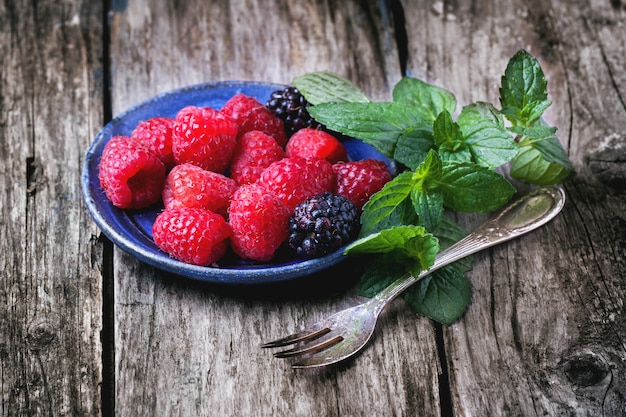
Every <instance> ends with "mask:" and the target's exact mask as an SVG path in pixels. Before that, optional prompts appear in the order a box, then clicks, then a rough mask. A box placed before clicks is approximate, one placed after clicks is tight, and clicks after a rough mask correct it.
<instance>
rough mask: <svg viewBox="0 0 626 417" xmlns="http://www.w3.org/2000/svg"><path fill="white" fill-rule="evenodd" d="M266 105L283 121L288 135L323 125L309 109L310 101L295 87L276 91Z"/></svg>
mask: <svg viewBox="0 0 626 417" xmlns="http://www.w3.org/2000/svg"><path fill="white" fill-rule="evenodd" d="M265 105H266V107H267V108H268V109H270V110H271V111H272V112H273V113H274V114H275V115H276V116H278V118H279V119H281V120H282V121H283V124H284V125H285V133H286V134H287V137H290V136H291V135H293V134H294V132H296V131H298V130H300V129H302V128H305V127H312V128H319V127H321V125H320V124H319V123H318V122H317V121H315V119H313V118H312V117H311V115H310V114H309V112H308V111H307V106H309V102H308V101H307V100H306V98H304V96H303V95H302V93H300V91H298V89H297V88H295V87H292V86H288V87H285V88H284V89H282V90H276V91H274V92H273V93H272V94H271V95H270V99H269V100H268V101H267V103H266V104H265Z"/></svg>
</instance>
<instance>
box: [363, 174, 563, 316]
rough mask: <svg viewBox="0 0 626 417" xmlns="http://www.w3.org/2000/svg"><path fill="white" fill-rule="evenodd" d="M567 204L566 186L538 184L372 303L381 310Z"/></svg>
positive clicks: (387, 289)
mask: <svg viewBox="0 0 626 417" xmlns="http://www.w3.org/2000/svg"><path fill="white" fill-rule="evenodd" d="M564 204H565V191H564V190H563V187H562V186H554V187H544V188H538V189H536V190H534V191H532V192H530V193H528V194H526V195H524V196H523V197H521V198H520V199H519V200H518V201H517V202H515V203H513V204H511V205H510V206H508V207H507V208H506V209H505V210H504V211H502V212H501V213H499V214H498V215H497V216H495V217H493V218H492V219H490V220H488V221H487V222H485V223H483V224H482V225H481V226H480V227H479V228H478V229H476V230H474V231H473V232H472V233H470V234H469V235H467V236H466V237H465V238H463V239H461V240H459V241H458V242H457V243H455V244H454V245H452V246H450V247H448V248H447V249H444V250H443V251H441V252H439V254H438V255H437V257H436V258H435V262H434V264H433V265H432V266H431V267H430V268H429V269H427V270H424V271H422V272H421V273H420V274H419V275H418V276H417V277H413V275H411V274H409V273H407V274H404V275H403V276H402V277H400V278H398V279H397V280H396V281H394V282H393V283H392V284H390V285H389V286H388V287H387V288H385V289H384V290H383V291H381V292H380V293H378V294H377V295H376V296H375V297H373V298H372V299H371V300H370V301H369V303H371V304H372V306H373V307H374V306H375V309H376V310H377V312H378V313H380V311H382V309H383V308H384V307H385V305H386V304H387V303H388V302H389V301H391V300H393V299H394V298H396V297H397V296H398V295H400V294H401V293H402V292H403V291H404V290H406V289H407V288H408V287H410V286H411V285H413V284H415V283H416V282H418V281H420V280H421V279H423V278H424V277H425V276H427V275H429V274H431V273H433V272H434V271H436V270H437V269H439V268H442V267H444V266H446V265H448V264H450V263H452V262H455V261H458V260H459V259H462V258H464V257H466V256H469V255H472V254H474V253H476V252H479V251H481V250H483V249H486V248H489V247H491V246H495V245H498V244H500V243H503V242H506V241H507V240H511V239H514V238H516V237H517V236H520V235H523V234H525V233H527V232H529V231H531V230H534V229H536V228H538V227H539V226H542V225H543V224H545V223H547V222H548V221H550V220H551V219H552V218H554V216H556V214H558V213H559V212H560V211H561V209H562V208H563V205H564Z"/></svg>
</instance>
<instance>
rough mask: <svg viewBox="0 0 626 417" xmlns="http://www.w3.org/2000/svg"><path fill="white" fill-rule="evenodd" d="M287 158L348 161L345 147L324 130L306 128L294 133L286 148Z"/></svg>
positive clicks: (331, 161)
mask: <svg viewBox="0 0 626 417" xmlns="http://www.w3.org/2000/svg"><path fill="white" fill-rule="evenodd" d="M285 152H286V153H287V156H301V157H303V158H312V157H317V158H325V159H327V160H328V161H329V162H330V163H333V164H334V163H336V162H339V161H347V160H348V152H347V151H346V148H345V146H343V143H341V142H340V141H339V140H338V139H337V138H335V137H334V136H333V135H331V134H330V133H327V132H324V131H323V130H318V129H312V128H304V129H300V130H298V131H297V132H296V133H294V134H293V135H292V136H291V138H290V139H289V142H287V146H286V147H285Z"/></svg>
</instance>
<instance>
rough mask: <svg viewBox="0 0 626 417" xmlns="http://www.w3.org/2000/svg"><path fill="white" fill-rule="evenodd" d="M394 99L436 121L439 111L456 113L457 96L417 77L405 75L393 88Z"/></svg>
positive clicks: (422, 116)
mask: <svg viewBox="0 0 626 417" xmlns="http://www.w3.org/2000/svg"><path fill="white" fill-rule="evenodd" d="M392 97H393V101H394V102H396V103H402V104H404V105H407V104H408V105H410V106H411V107H412V109H413V111H415V112H417V113H419V115H420V117H421V118H423V119H425V120H429V121H430V122H434V121H435V119H436V118H437V116H438V115H439V113H441V112H442V111H444V110H447V111H448V112H449V113H451V114H452V113H454V110H455V109H456V98H455V97H454V95H453V94H452V93H451V92H449V91H447V90H444V89H443V88H440V87H437V86H434V85H432V84H428V83H425V82H424V81H421V80H418V79H417V78H411V77H404V78H402V79H401V80H400V81H399V82H398V83H397V84H396V85H395V86H394V88H393V92H392Z"/></svg>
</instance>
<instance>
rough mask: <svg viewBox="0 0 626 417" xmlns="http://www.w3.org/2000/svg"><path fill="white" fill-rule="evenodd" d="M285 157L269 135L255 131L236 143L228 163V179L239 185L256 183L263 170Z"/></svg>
mask: <svg viewBox="0 0 626 417" xmlns="http://www.w3.org/2000/svg"><path fill="white" fill-rule="evenodd" d="M284 157H285V151H283V148H281V147H280V146H279V145H278V143H276V141H275V140H274V139H273V138H272V137H271V136H269V135H266V134H265V133H263V132H259V131H256V130H253V131H250V132H246V133H244V134H243V135H242V136H241V137H240V138H239V140H238V141H237V146H236V147H235V152H234V154H233V157H232V159H231V162H230V177H231V178H232V179H234V180H235V181H237V183H239V185H244V184H251V183H253V182H256V181H257V180H258V179H259V177H260V176H261V173H262V172H263V170H264V169H265V168H267V167H268V166H270V164H271V163H272V162H276V161H279V160H281V159H283V158H284Z"/></svg>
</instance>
